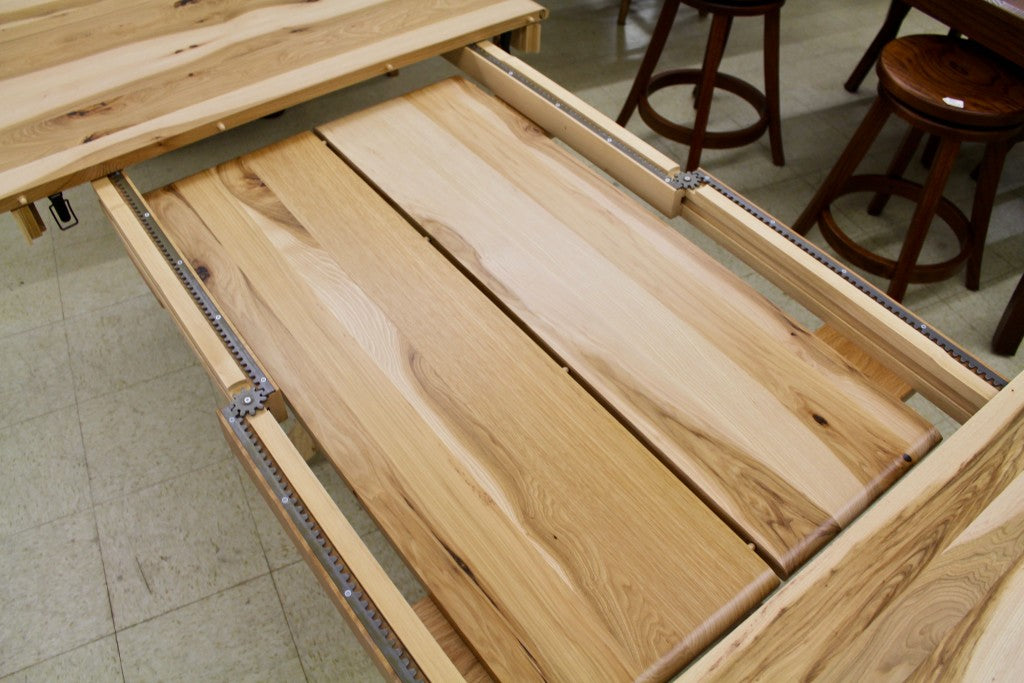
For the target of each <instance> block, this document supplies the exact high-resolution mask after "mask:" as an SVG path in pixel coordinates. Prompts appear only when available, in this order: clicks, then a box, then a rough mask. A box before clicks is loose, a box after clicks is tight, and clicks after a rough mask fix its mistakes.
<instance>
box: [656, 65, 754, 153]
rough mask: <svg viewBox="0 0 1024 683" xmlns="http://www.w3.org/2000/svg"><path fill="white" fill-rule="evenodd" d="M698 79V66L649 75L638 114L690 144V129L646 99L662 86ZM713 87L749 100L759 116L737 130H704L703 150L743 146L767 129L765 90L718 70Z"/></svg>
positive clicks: (694, 82) (667, 134) (668, 135)
mask: <svg viewBox="0 0 1024 683" xmlns="http://www.w3.org/2000/svg"><path fill="white" fill-rule="evenodd" d="M700 80H701V70H700V69H672V70H670V71H662V72H660V73H657V74H654V76H652V77H651V80H650V83H649V84H648V86H647V92H646V93H645V94H644V95H643V96H642V97H641V98H640V101H639V103H638V110H639V112H640V117H641V118H642V119H643V120H644V123H646V124H647V125H648V126H650V128H651V130H653V131H654V132H656V133H658V134H659V135H662V136H664V137H666V138H668V139H670V140H675V141H676V142H681V143H683V144H684V145H688V144H690V140H691V139H692V138H693V128H692V127H690V126H684V125H681V124H678V123H675V122H674V121H672V120H670V119H668V118H666V117H664V116H662V115H661V114H659V113H658V112H657V111H655V110H654V107H652V106H651V103H650V101H649V98H650V96H651V95H652V94H654V93H655V92H657V91H658V90H661V89H663V88H668V87H670V86H675V85H688V84H689V85H697V84H698V83H699V82H700ZM714 87H715V89H716V90H718V89H721V90H725V91H726V92H731V93H732V94H734V95H736V96H738V97H740V98H742V99H743V100H745V101H746V102H748V103H750V105H751V106H753V107H754V110H755V111H756V112H757V115H758V119H757V121H756V122H755V123H753V124H751V125H749V126H747V127H745V128H740V129H738V130H731V131H710V130H709V131H707V132H705V133H704V145H703V146H704V148H705V149H729V148H732V147H742V146H744V145H748V144H750V143H751V142H754V141H755V140H757V139H758V138H760V137H761V136H762V135H764V132H765V131H766V130H767V129H768V100H767V98H766V97H765V95H764V93H762V92H761V91H760V90H758V89H757V88H755V87H754V86H753V85H751V84H750V83H748V82H746V81H744V80H742V79H740V78H737V77H735V76H730V75H729V74H722V73H719V74H717V75H716V76H715V86H714Z"/></svg>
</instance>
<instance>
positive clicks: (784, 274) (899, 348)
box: [681, 186, 999, 422]
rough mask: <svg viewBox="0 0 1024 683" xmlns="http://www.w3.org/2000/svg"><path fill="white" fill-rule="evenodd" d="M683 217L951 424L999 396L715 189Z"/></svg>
mask: <svg viewBox="0 0 1024 683" xmlns="http://www.w3.org/2000/svg"><path fill="white" fill-rule="evenodd" d="M681 215H682V216H683V217H684V218H686V220H688V221H690V222H691V223H692V224H693V225H695V226H697V227H698V228H700V229H701V230H703V231H704V232H705V233H707V234H708V235H709V236H711V237H712V238H713V239H715V241H717V242H718V243H719V244H721V245H722V246H723V247H725V248H726V249H728V250H729V251H730V252H731V253H733V254H735V255H736V256H737V257H738V258H740V259H742V260H743V261H744V262H745V263H746V264H747V265H749V266H750V267H751V268H753V269H754V270H756V271H757V272H758V273H760V274H761V275H763V276H764V277H765V278H767V279H768V280H769V281H770V282H772V283H773V284H775V285H776V286H778V287H779V288H780V289H782V291H784V292H786V294H788V295H789V296H791V297H793V299H795V300H796V301H798V302H799V303H801V304H803V305H804V306H806V307H807V309H808V310H810V311H811V312H812V313H814V314H815V315H817V316H818V317H819V318H821V319H822V320H824V321H825V322H826V323H828V324H829V325H831V326H832V327H834V328H835V330H836V331H837V332H839V333H840V334H842V335H843V336H845V337H847V338H848V339H850V340H851V341H853V342H854V343H856V344H857V346H859V347H860V348H862V349H863V350H864V351H866V352H867V353H868V354H869V355H871V357H872V358H874V359H875V360H876V361H878V362H879V363H881V364H882V365H883V366H884V367H886V368H887V369H889V370H891V371H893V372H895V373H896V374H898V375H899V376H900V377H901V378H903V379H904V380H905V381H906V382H907V383H908V384H910V385H911V386H912V387H914V390H915V391H918V392H920V393H921V394H923V395H924V396H925V397H926V398H927V399H928V400H930V401H931V402H932V403H934V404H935V405H937V406H938V407H939V408H941V409H942V410H944V411H945V412H946V413H947V414H949V415H950V416H952V417H953V418H954V419H956V420H958V421H960V422H966V421H967V420H968V419H969V418H970V417H971V415H973V414H974V413H975V412H976V411H977V410H979V409H980V408H981V407H982V406H984V405H985V404H986V403H988V401H989V400H990V399H991V398H992V397H993V396H995V395H996V394H997V393H998V391H999V390H998V389H996V388H995V387H993V386H992V385H991V384H989V383H988V382H986V381H985V380H984V379H983V378H981V377H980V376H979V375H978V374H977V373H975V372H974V371H973V370H971V369H969V368H968V367H966V366H965V365H962V364H961V363H960V362H959V361H957V360H956V359H955V358H953V357H952V356H950V355H949V354H948V353H946V352H945V351H944V350H943V349H942V348H940V347H939V346H938V345H936V344H934V343H932V342H931V341H930V340H929V339H927V338H926V337H925V336H924V335H922V334H920V333H919V332H918V331H916V330H914V329H912V328H911V327H910V326H909V325H907V324H906V323H905V322H904V321H903V320H900V319H899V318H898V317H897V316H895V315H892V314H891V313H890V312H889V311H887V310H885V309H884V308H883V307H882V306H880V305H878V304H877V303H876V302H875V301H873V300H872V299H870V298H868V297H866V296H864V294H863V293H861V292H860V291H859V290H857V289H856V288H855V287H851V286H850V284H849V283H848V282H846V281H845V280H844V279H843V278H842V277H840V276H839V275H838V274H837V273H834V272H832V271H831V270H830V269H829V268H826V267H823V266H822V264H820V263H819V262H818V261H817V260H815V259H814V257H812V256H810V255H809V254H807V253H805V252H804V251H803V250H802V249H800V247H798V246H797V245H795V244H793V243H791V242H790V241H789V240H788V239H786V238H785V237H783V236H782V235H780V234H778V233H776V232H775V231H774V230H770V229H768V228H766V227H765V225H764V224H763V223H761V222H760V221H759V220H757V219H756V218H754V217H753V216H751V215H750V214H748V213H747V212H746V211H744V210H743V209H741V208H739V207H738V206H736V205H735V204H734V203H733V202H731V201H729V200H728V199H727V198H726V197H724V196H723V195H721V194H720V193H719V192H717V191H716V190H714V189H713V188H711V187H707V186H705V187H701V188H699V189H697V190H695V191H692V192H689V193H687V197H686V201H685V202H683V207H682V212H681ZM879 294H881V292H879Z"/></svg>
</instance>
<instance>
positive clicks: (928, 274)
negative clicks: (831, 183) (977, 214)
mask: <svg viewBox="0 0 1024 683" xmlns="http://www.w3.org/2000/svg"><path fill="white" fill-rule="evenodd" d="M923 191H924V188H923V187H922V186H921V185H920V184H918V183H914V182H911V181H909V180H905V179H902V178H891V177H889V176H885V175H879V174H864V175H855V176H853V177H851V178H850V179H849V180H847V181H846V183H845V184H844V185H843V187H842V189H841V190H840V192H839V193H838V195H836V198H838V197H841V196H843V195H847V194H854V193H857V192H882V193H885V194H893V195H896V196H898V197H902V198H904V199H909V200H911V201H914V202H916V201H917V200H918V198H919V197H920V195H921V193H922V192H923ZM832 201H835V199H833V200H832ZM935 213H936V215H937V216H938V217H939V218H941V219H942V220H943V221H944V222H945V223H946V225H948V226H949V228H950V229H951V230H952V231H953V234H954V235H956V239H957V242H958V243H959V245H960V251H959V253H958V254H957V255H956V256H954V257H952V258H950V259H947V260H945V261H942V262H939V263H926V264H917V265H915V266H914V267H913V268H911V270H910V275H909V277H908V281H909V282H915V283H923V282H939V281H941V280H945V279H947V278H949V277H951V276H953V275H954V274H955V273H956V272H957V271H958V270H960V269H961V268H962V267H963V265H964V263H965V262H966V261H967V257H968V256H969V255H970V253H971V226H970V221H968V219H967V216H965V215H964V213H963V211H961V210H960V209H959V208H957V207H956V205H954V204H953V203H952V202H951V201H949V200H948V199H946V198H945V197H943V198H942V199H941V200H940V201H939V206H938V208H937V209H936V211H935ZM818 226H819V227H820V228H821V234H822V235H823V236H824V238H825V241H826V242H828V244H829V246H831V247H832V248H833V249H835V251H836V253H837V254H839V256H840V257H842V258H843V259H845V260H846V261H848V262H849V263H850V265H853V266H855V267H857V268H860V269H861V270H864V271H867V272H869V273H872V274H873V275H878V276H881V277H884V278H890V279H891V278H892V275H893V273H894V272H895V270H896V261H894V260H893V259H889V258H886V257H884V256H881V255H880V254H876V253H874V252H872V251H870V250H868V249H866V248H865V247H863V246H861V245H860V244H858V243H857V242H855V241H854V240H853V239H852V238H851V237H850V236H849V235H847V234H846V233H845V232H844V231H843V230H842V228H840V227H839V225H838V224H837V223H836V220H835V218H834V217H833V216H832V208H831V202H830V203H829V204H828V205H826V206H825V207H824V208H823V209H822V210H821V212H820V213H819V214H818Z"/></svg>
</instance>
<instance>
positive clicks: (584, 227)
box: [320, 80, 937, 574]
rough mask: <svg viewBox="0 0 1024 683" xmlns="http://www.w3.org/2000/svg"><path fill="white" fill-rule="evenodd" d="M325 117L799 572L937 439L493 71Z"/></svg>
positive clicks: (370, 170)
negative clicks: (660, 215)
mask: <svg viewBox="0 0 1024 683" xmlns="http://www.w3.org/2000/svg"><path fill="white" fill-rule="evenodd" d="M320 132H321V134H322V135H324V136H325V137H326V138H327V139H328V140H329V141H330V142H331V144H332V145H333V146H335V147H336V148H337V149H339V150H340V152H341V153H342V154H343V155H344V156H345V157H346V158H348V159H349V160H350V161H351V162H352V163H353V164H354V165H355V166H356V167H358V168H359V169H360V170H361V171H362V172H363V173H365V174H367V175H368V177H369V178H371V180H372V181H373V182H374V183H375V184H377V185H378V186H379V187H380V188H381V189H382V191H383V192H384V193H386V194H387V195H388V196H389V197H390V198H391V199H392V200H393V201H395V202H396V203H397V204H399V205H400V206H402V207H403V209H404V210H405V211H407V212H408V213H409V214H410V215H411V216H412V217H413V219H414V220H415V221H416V222H417V223H418V224H419V225H421V226H422V227H423V229H424V230H426V231H427V232H429V234H430V235H431V236H432V237H433V238H434V239H436V240H437V241H438V242H439V243H440V244H441V245H443V246H444V248H445V249H447V250H448V251H449V252H450V253H451V254H453V255H454V257H455V258H456V259H458V260H459V261H460V262H461V263H462V264H463V265H464V266H465V267H466V268H467V269H468V270H469V271H470V272H471V273H472V274H473V276H474V277H476V278H477V279H479V280H480V281H481V282H482V283H483V285H484V286H485V287H486V288H487V289H488V290H490V291H491V292H492V293H493V295H494V296H495V297H496V298H498V299H500V301H501V302H502V303H503V304H504V305H505V306H507V307H508V308H509V309H510V310H511V311H512V312H513V313H514V314H515V315H516V316H518V318H519V319H520V320H522V321H523V322H524V323H525V324H526V325H527V326H528V327H529V328H530V329H531V330H532V332H533V333H534V334H535V335H537V336H538V337H539V338H540V339H542V340H543V342H544V343H545V344H547V345H549V346H550V347H551V348H552V349H553V351H554V353H555V354H557V355H558V356H559V357H560V358H562V359H563V361H564V362H565V363H566V364H567V365H568V366H570V367H571V368H572V369H573V371H574V372H576V373H579V375H580V376H581V377H582V378H583V379H584V381H585V382H587V383H588V384H589V385H590V386H591V387H593V388H594V390H595V391H596V392H598V393H599V394H600V395H601V396H602V397H604V399H606V400H607V401H609V402H610V403H611V405H612V406H613V408H614V409H615V410H616V411H618V412H619V413H621V414H622V415H623V416H625V418H626V419H627V420H628V421H629V422H630V424H632V425H633V426H634V427H635V429H636V430H637V431H639V432H640V433H642V434H643V436H644V438H645V439H648V440H649V441H650V442H651V443H652V444H653V445H654V446H655V447H656V448H657V449H658V450H659V451H660V453H661V454H662V456H663V458H664V460H665V461H666V462H667V463H669V464H670V466H671V467H672V468H673V469H674V470H675V471H677V472H678V473H680V475H681V476H682V477H683V478H684V479H685V480H686V481H688V482H690V483H692V485H693V486H694V487H696V489H697V490H698V491H700V494H701V496H702V497H703V498H704V499H705V500H708V501H710V504H711V505H713V506H715V507H716V509H718V510H720V512H721V513H722V514H723V515H724V516H725V517H726V518H727V519H729V520H730V521H731V523H732V524H733V525H734V526H735V527H736V528H738V529H740V530H741V533H742V534H743V535H744V537H745V538H748V539H749V540H751V541H752V542H753V543H755V544H756V545H757V547H758V548H759V550H760V551H761V552H762V553H763V555H764V556H766V557H767V558H768V559H769V561H770V562H771V563H772V564H773V566H774V567H776V569H777V570H778V571H779V572H780V573H782V574H786V573H788V572H790V571H792V570H793V569H794V568H795V567H797V566H798V565H799V564H800V563H801V562H802V561H803V560H804V559H805V558H806V557H807V556H808V555H809V554H810V553H812V552H814V551H815V550H816V549H817V548H818V547H820V546H821V544H822V543H824V542H825V541H826V540H827V539H828V538H830V537H831V536H832V535H834V534H835V533H836V532H837V531H838V529H839V528H840V527H841V526H843V525H845V524H847V523H848V522H849V521H850V519H852V518H853V517H854V516H855V515H856V514H857V513H858V512H859V511H860V510H861V509H863V507H864V506H865V505H866V504H867V503H868V502H869V501H870V500H872V499H873V498H874V497H875V496H876V495H877V494H878V493H879V492H881V491H883V490H884V489H885V488H886V487H887V486H888V485H889V484H890V483H891V482H892V481H893V480H894V479H895V478H896V477H898V476H899V475H900V474H901V473H902V472H903V471H904V470H905V469H906V468H907V467H908V464H907V462H908V461H910V460H916V459H917V458H918V457H919V456H921V455H923V454H924V453H925V452H926V451H927V450H928V448H930V447H931V446H932V445H933V444H934V443H935V442H936V440H937V434H936V433H935V432H934V430H932V429H931V428H930V426H929V425H927V424H926V423H924V422H923V421H922V420H921V419H920V418H919V417H918V416H917V415H916V414H913V413H912V412H911V411H909V410H908V409H906V408H905V407H904V406H903V405H901V404H899V403H898V402H896V401H894V400H892V399H891V398H889V397H886V396H883V395H882V394H881V393H879V392H877V391H876V390H874V389H873V388H872V387H870V386H868V385H867V383H865V382H863V381H862V380H861V379H860V378H859V377H858V376H856V373H855V372H853V371H852V370H851V369H850V368H849V367H848V366H847V365H846V364H845V363H844V362H843V361H842V360H841V359H839V358H838V357H837V356H836V355H835V354H834V353H833V352H832V351H831V350H829V349H828V348H827V347H826V346H825V345H824V344H821V343H820V342H819V341H818V340H817V339H815V338H814V337H813V335H811V334H810V333H808V332H807V331H806V330H804V329H802V328H801V327H799V326H798V325H797V324H795V323H794V322H792V321H791V320H789V319H788V318H787V317H786V316H784V315H783V314H782V313H781V312H780V311H778V310H777V309H776V308H774V307H772V306H771V305H770V304H768V303H767V302H766V301H765V300H764V298H763V297H761V296H760V295H758V294H757V293H756V292H754V291H753V290H752V289H751V288H750V287H748V286H747V285H746V284H745V283H743V282H742V281H741V280H739V279H738V278H736V277H734V276H733V275H732V274H731V273H729V272H728V271H726V270H725V269H724V268H722V267H721V266H720V265H719V264H717V263H715V262H714V261H713V260H711V259H710V258H709V257H707V256H706V255H705V254H703V253H702V252H700V251H699V250H698V249H697V248H696V247H694V246H693V245H691V244H690V243H689V242H687V241H685V240H684V239H683V238H682V237H680V236H679V235H678V234H677V233H676V232H675V231H673V230H671V229H670V228H668V227H667V226H666V225H664V224H663V223H662V222H661V221H660V220H658V219H656V218H655V217H654V216H652V215H650V214H649V213H647V212H646V211H644V210H642V209H641V208H640V207H639V206H638V205H637V204H636V203H635V202H634V201H632V200H631V199H629V198H628V197H626V196H625V195H624V194H622V193H620V192H618V191H616V190H614V189H613V188H611V187H609V186H608V184H607V182H605V181H604V180H603V179H601V178H600V177H599V176H597V174H595V173H593V172H592V171H590V170H589V169H586V168H585V167H583V166H582V165H581V164H579V163H578V162H576V161H575V160H573V159H572V158H571V157H570V156H569V155H568V154H566V153H565V152H564V150H562V149H561V148H559V147H557V146H556V145H555V144H553V143H552V142H551V141H550V140H549V139H548V138H547V137H546V136H545V135H544V134H543V133H542V132H541V131H539V130H538V129H537V128H536V127H535V126H534V125H533V124H531V123H529V122H528V121H526V120H525V119H523V118H522V117H520V116H519V115H517V114H516V113H515V112H513V111H512V110H510V109H507V108H506V107H504V106H503V105H501V104H500V103H496V102H495V101H494V100H493V98H489V97H487V96H485V95H483V94H482V93H481V91H480V90H479V89H478V88H476V87H475V86H473V85H471V84H468V83H466V82H464V81H459V80H450V81H446V82H443V83H440V84H437V85H434V86H431V87H429V88H426V89H424V90H421V91H418V92H417V93H414V94H411V95H409V96H406V97H404V98H401V99H398V100H393V101H391V102H388V103H385V104H383V105H380V106H378V107H376V108H373V109H370V110H367V111H365V112H360V113H358V114H356V115H353V116H350V117H347V118H345V119H342V120H340V121H337V122H334V123H332V124H328V125H326V126H323V127H321V129H320ZM397 168H401V169H402V173H400V174H398V173H394V172H393V169H397ZM410 177H411V178H415V181H414V182H409V178H410ZM904 454H907V458H906V461H905V459H904Z"/></svg>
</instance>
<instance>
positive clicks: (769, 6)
mask: <svg viewBox="0 0 1024 683" xmlns="http://www.w3.org/2000/svg"><path fill="white" fill-rule="evenodd" d="M785 2H786V0H683V4H684V5H689V6H690V7H693V8H695V9H699V10H702V11H705V12H711V13H712V14H729V15H732V16H740V17H745V16H758V15H761V14H767V13H768V12H771V11H772V10H776V9H780V8H781V7H782V6H783V5H784V4H785Z"/></svg>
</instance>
